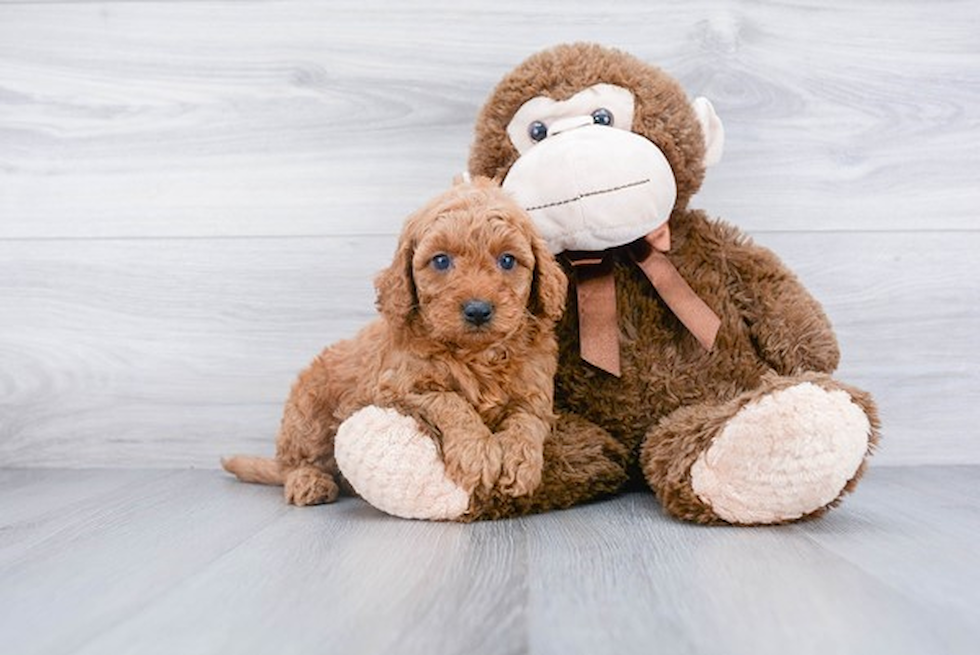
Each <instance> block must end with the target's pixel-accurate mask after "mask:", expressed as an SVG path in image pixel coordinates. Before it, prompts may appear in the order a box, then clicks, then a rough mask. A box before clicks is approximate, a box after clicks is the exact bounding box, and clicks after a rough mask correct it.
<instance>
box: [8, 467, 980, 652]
mask: <svg viewBox="0 0 980 655" xmlns="http://www.w3.org/2000/svg"><path fill="white" fill-rule="evenodd" d="M133 473H134V472H132V471H129V472H126V471H107V472H104V475H105V476H107V477H112V476H118V477H117V481H119V482H120V489H122V490H124V491H123V492H121V493H120V492H118V491H116V490H105V489H103V491H104V493H94V490H95V489H96V488H97V487H99V485H100V484H103V481H101V480H100V479H99V478H96V477H89V478H88V481H89V482H90V483H91V484H92V485H93V487H92V491H93V493H92V494H89V496H90V497H91V499H90V500H85V501H81V502H77V503H73V502H71V500H70V498H71V496H72V495H74V494H75V493H77V492H79V491H80V490H82V491H84V484H82V482H83V477H82V476H80V475H79V473H78V472H72V471H59V470H39V471H36V472H35V473H34V475H35V476H36V477H34V479H33V480H31V481H28V480H26V479H25V477H24V476H23V475H22V473H21V472H19V471H15V472H12V473H11V472H9V471H5V470H0V487H6V486H7V485H9V484H13V485H14V486H21V485H24V484H30V485H33V487H34V491H35V494H34V496H33V498H35V499H36V500H32V499H31V498H32V497H31V496H29V495H25V496H24V497H23V499H24V503H25V505H26V507H27V509H25V510H24V511H25V512H27V513H29V511H30V509H31V508H32V507H34V508H36V514H37V515H38V516H47V515H54V514H55V511H54V508H52V507H51V505H50V499H51V498H58V499H64V500H65V501H66V504H65V506H64V507H63V508H62V509H61V511H60V514H59V516H58V517H57V520H58V521H60V523H61V527H60V529H57V530H51V531H49V532H48V534H47V535H46V536H45V537H44V538H43V539H41V540H35V541H34V542H31V543H28V542H21V543H20V545H19V548H20V552H19V553H18V556H17V557H16V558H14V560H12V561H7V562H6V563H3V564H0V608H2V611H0V632H2V634H4V640H5V648H6V649H8V650H10V651H11V652H17V653H23V654H35V653H37V654H42V653H43V654H49V653H50V654H53V653H68V652H71V653H106V652H112V653H146V652H151V653H156V652H161V653H162V652H170V653H172V652H180V653H214V652H235V653H242V654H243V655H247V654H249V653H268V652H272V651H274V652H282V653H296V654H301V653H319V652H324V651H328V652H372V653H400V654H404V655H411V654H414V653H420V654H421V653H425V654H426V655H438V654H442V653H468V654H472V655H480V654H482V653H535V654H550V653H578V652H590V653H592V652H649V651H650V649H655V650H656V652H669V653H699V654H701V653H704V654H710V653H726V654H727V653H733V654H738V653H786V652H794V653H795V652H799V653H828V652H833V653H845V654H846V653H868V652H888V653H896V654H899V655H901V654H904V653H939V652H941V653H953V654H959V653H972V652H973V650H974V649H975V644H976V641H977V639H978V638H980V627H978V624H977V622H976V620H975V619H976V609H975V608H976V606H977V601H978V600H980V598H978V595H980V586H978V585H977V584H976V581H975V580H974V578H973V577H970V575H972V573H970V571H975V570H977V567H976V566H975V562H974V560H975V557H974V558H972V559H971V558H970V557H966V558H965V557H964V551H963V549H964V548H965V547H967V546H968V544H969V543H972V541H975V539H976V535H977V530H978V527H980V526H978V517H977V513H976V510H977V502H978V501H977V499H976V497H975V494H974V495H972V496H970V497H969V498H963V502H958V503H950V502H949V501H950V499H957V498H961V497H962V495H963V492H964V491H966V490H970V489H974V488H975V482H976V480H977V478H978V476H980V467H935V468H929V467H896V468H891V469H885V470H883V471H882V470H874V469H873V470H872V471H871V473H870V474H869V476H868V478H867V479H866V480H865V483H864V485H863V486H862V488H861V489H860V491H859V492H858V493H857V494H856V495H855V496H853V497H852V498H849V499H848V500H847V502H846V503H845V504H844V506H842V507H841V508H839V509H838V510H836V511H835V512H833V513H831V514H830V515H829V516H828V517H826V518H824V519H822V520H818V521H813V522H808V523H804V524H800V525H792V526H782V527H777V528H755V529H739V528H707V527H701V526H693V525H686V524H681V523H678V522H675V521H672V520H670V519H668V518H666V517H665V516H664V515H663V514H662V513H661V512H660V510H659V508H658V506H657V504H656V501H655V500H654V499H653V498H652V496H650V495H649V494H645V493H637V494H631V495H625V496H622V497H619V498H616V499H612V500H609V501H606V502H601V503H596V504H594V505H590V506H585V507H579V508H575V509H572V510H568V511H564V512H554V513H551V514H546V515H541V516H535V517H527V518H525V519H520V520H511V521H499V522H492V523H485V524H476V525H456V524H438V523H425V522H415V521H403V520H399V519H394V518H391V517H386V516H383V515H381V514H380V513H378V512H377V511H375V510H373V509H372V508H370V507H368V506H367V505H366V504H365V503H363V502H362V501H360V500H358V499H344V500H342V501H341V502H339V503H337V504H335V505H332V506H325V507H318V508H306V509H295V508H293V509H290V508H287V507H285V506H284V505H283V504H282V500H281V497H280V495H279V490H277V489H273V488H268V487H257V486H251V485H242V484H239V483H237V482H233V481H231V480H230V479H228V478H227V477H226V476H222V475H219V474H216V473H213V472H208V471H188V472H182V473H179V472H171V473H169V474H166V475H165V477H159V476H157V477H153V476H154V475H156V473H154V472H149V471H143V472H140V473H142V474H144V476H145V478H146V481H145V482H143V483H140V482H133V481H132V480H133V478H132V475H133ZM157 473H158V472H157ZM12 480H13V483H11V481H12ZM9 509H10V506H9V505H4V506H0V510H2V511H0V525H10V522H9V521H8V520H7V511H8V510H9ZM8 529H10V528H9V527H5V528H4V530H8ZM13 529H15V530H32V529H34V528H33V527H32V526H31V525H29V523H28V524H24V525H14V526H13ZM927 554H928V555H929V556H931V562H927V561H926V560H925V557H926V555H927ZM943 594H945V598H943Z"/></svg>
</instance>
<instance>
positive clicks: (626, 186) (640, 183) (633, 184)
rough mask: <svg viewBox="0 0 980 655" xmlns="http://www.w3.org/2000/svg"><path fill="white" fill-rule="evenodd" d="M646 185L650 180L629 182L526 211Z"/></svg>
mask: <svg viewBox="0 0 980 655" xmlns="http://www.w3.org/2000/svg"><path fill="white" fill-rule="evenodd" d="M644 184H650V178H647V179H645V180H637V181H636V182H628V183H627V184H620V185H619V186H614V187H609V188H608V189H598V190H596V191H586V192H585V193H580V194H578V195H577V196H575V197H573V198H565V199H564V200H556V201H555V202H549V203H545V204H543V205H536V206H534V207H527V208H526V210H527V211H529V212H533V211H537V210H539V209H549V208H551V207H560V206H562V205H570V204H572V203H573V202H578V201H579V200H584V199H585V198H591V197H592V196H602V195H606V194H609V193H616V192H617V191H622V190H623V189H632V188H633V187H638V186H643V185H644Z"/></svg>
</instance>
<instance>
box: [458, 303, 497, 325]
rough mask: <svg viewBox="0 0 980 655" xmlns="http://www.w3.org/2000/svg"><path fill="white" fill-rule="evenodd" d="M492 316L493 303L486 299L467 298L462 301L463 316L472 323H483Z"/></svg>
mask: <svg viewBox="0 0 980 655" xmlns="http://www.w3.org/2000/svg"><path fill="white" fill-rule="evenodd" d="M492 317H493V305H491V304H490V303H488V302H487V301H486V300H468V301H467V302H465V303H463V318H465V319H466V322H467V323H470V324H472V325H477V326H479V325H483V324H484V323H486V322H487V321H489V320H490V319H491V318H492Z"/></svg>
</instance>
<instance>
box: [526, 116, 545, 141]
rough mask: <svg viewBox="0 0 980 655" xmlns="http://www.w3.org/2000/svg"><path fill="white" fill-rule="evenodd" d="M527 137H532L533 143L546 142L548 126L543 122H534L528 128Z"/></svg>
mask: <svg viewBox="0 0 980 655" xmlns="http://www.w3.org/2000/svg"><path fill="white" fill-rule="evenodd" d="M527 135H528V136H529V137H531V141H535V142H537V141H544V139H545V137H546V136H548V126H547V125H545V124H544V123H542V122H541V121H534V122H533V123H531V124H530V125H528V126H527Z"/></svg>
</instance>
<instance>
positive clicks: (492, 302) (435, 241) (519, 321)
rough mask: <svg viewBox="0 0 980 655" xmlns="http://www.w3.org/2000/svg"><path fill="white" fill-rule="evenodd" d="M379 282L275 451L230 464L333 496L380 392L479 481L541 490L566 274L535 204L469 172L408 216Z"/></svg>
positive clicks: (484, 485) (294, 403) (295, 406)
mask: <svg viewBox="0 0 980 655" xmlns="http://www.w3.org/2000/svg"><path fill="white" fill-rule="evenodd" d="M375 286H376V289H377V294H378V296H377V304H378V309H379V310H380V313H381V317H380V319H378V320H376V321H375V322H373V323H371V324H369V325H368V326H367V327H365V328H364V329H362V330H361V332H360V333H359V334H357V336H355V337H354V338H353V339H350V340H347V341H341V342H339V343H337V344H335V345H333V346H330V347H329V348H327V349H326V350H324V351H323V352H322V353H320V355H318V356H317V358H316V359H314V360H313V363H312V364H310V366H309V367H308V368H307V369H306V370H304V371H303V372H302V373H301V374H300V376H299V379H298V380H297V381H296V383H295V384H294V385H293V388H292V392H291V393H290V396H289V399H288V401H287V402H286V407H285V410H284V412H283V417H282V424H281V426H280V429H279V434H278V437H277V439H276V458H275V460H272V459H263V458H258V457H249V456H236V457H232V458H230V459H226V460H223V461H222V465H223V466H224V468H225V469H226V470H227V471H229V472H230V473H233V474H234V475H236V476H237V477H238V478H240V479H241V480H244V481H247V482H260V483H265V484H282V485H283V486H284V487H285V496H286V500H287V501H288V502H290V503H293V504H295V505H315V504H320V503H329V502H332V501H334V500H335V499H336V498H337V496H338V494H339V493H340V490H341V487H342V486H343V487H344V489H345V491H350V489H349V486H348V485H346V484H345V483H344V481H343V480H342V479H341V476H340V472H339V470H338V468H337V463H336V461H335V460H334V435H335V434H336V432H337V428H338V426H339V425H340V424H341V423H342V422H343V421H344V420H345V419H347V418H348V417H349V416H350V415H351V414H353V413H354V412H356V411H357V410H358V409H361V408H363V407H365V406H368V405H377V406H381V407H392V408H395V409H397V410H399V411H400V412H402V413H403V414H406V415H408V416H412V417H414V418H415V419H416V421H417V422H418V423H419V426H420V428H421V429H422V430H423V431H425V432H427V433H428V434H430V435H431V436H432V437H433V438H434V439H436V441H437V444H438V445H439V446H440V447H441V452H442V455H443V460H444V462H445V465H446V473H447V475H448V476H449V478H450V479H452V480H453V481H454V482H455V483H456V484H458V485H459V486H460V487H462V488H463V489H464V490H466V491H467V492H469V493H472V492H473V491H474V490H477V489H480V490H489V489H491V488H497V489H499V490H500V491H502V492H503V493H505V494H508V495H511V496H522V495H525V494H529V493H531V492H533V491H534V490H535V488H536V487H537V486H538V484H539V483H540V481H541V467H542V449H543V443H544V440H545V437H546V436H547V435H548V434H549V432H550V431H551V426H552V424H553V422H554V418H555V417H554V414H553V412H552V397H553V392H554V382H553V380H554V375H555V369H556V367H557V350H558V348H557V344H556V341H555V336H554V330H553V328H554V324H555V322H556V321H557V320H558V319H559V318H560V317H561V314H562V312H563V310H564V307H565V293H566V279H565V275H564V273H563V272H562V270H561V267H560V266H559V265H558V264H557V263H556V262H555V260H554V258H553V257H552V256H551V254H550V253H549V252H548V250H547V247H546V246H545V244H544V242H543V241H542V239H541V238H540V237H539V236H538V235H537V233H536V232H535V230H534V228H533V226H532V223H531V220H530V218H529V217H528V215H527V214H526V213H525V212H524V210H523V209H522V208H521V207H520V206H518V205H517V204H516V203H515V202H514V201H513V200H512V199H511V198H510V197H509V196H508V195H507V194H506V193H505V192H504V191H502V190H501V189H500V188H499V186H497V184H496V183H494V182H493V181H491V180H488V179H477V180H474V181H472V182H469V183H461V184H457V185H455V186H454V187H452V188H451V189H450V190H449V191H448V192H446V193H444V194H443V195H440V196H438V197H437V198H435V199H434V200H432V201H431V202H429V203H428V204H427V205H426V206H425V207H423V208H422V209H421V210H419V211H418V212H416V213H415V214H413V215H412V216H410V217H409V218H408V220H407V221H406V223H405V227H404V230H403V231H402V234H401V238H400V240H399V244H398V247H397V251H396V254H395V258H394V261H393V262H392V264H391V266H390V267H389V268H388V269H386V270H385V271H383V272H382V273H381V274H380V275H379V276H378V278H377V279H376V280H375ZM364 438H366V439H369V438H371V435H364Z"/></svg>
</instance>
